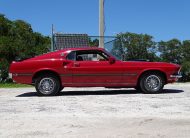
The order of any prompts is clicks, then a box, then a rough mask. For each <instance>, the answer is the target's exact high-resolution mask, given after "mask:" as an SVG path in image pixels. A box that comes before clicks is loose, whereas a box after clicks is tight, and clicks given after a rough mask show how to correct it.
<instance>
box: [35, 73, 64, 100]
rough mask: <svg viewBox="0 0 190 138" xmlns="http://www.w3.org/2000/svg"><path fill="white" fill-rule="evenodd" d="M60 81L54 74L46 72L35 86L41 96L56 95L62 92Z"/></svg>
mask: <svg viewBox="0 0 190 138" xmlns="http://www.w3.org/2000/svg"><path fill="white" fill-rule="evenodd" d="M60 87H61V85H60V81H59V79H58V78H57V77H56V76H54V75H49V74H45V75H42V76H39V77H38V78H37V79H36V81H35V88H36V91H37V94H38V95H39V96H55V95H57V94H58V93H59V92H60Z"/></svg>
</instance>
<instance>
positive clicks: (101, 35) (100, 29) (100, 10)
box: [99, 0, 104, 48]
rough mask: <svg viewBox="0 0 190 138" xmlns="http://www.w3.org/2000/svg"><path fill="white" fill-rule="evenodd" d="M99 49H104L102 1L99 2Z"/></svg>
mask: <svg viewBox="0 0 190 138" xmlns="http://www.w3.org/2000/svg"><path fill="white" fill-rule="evenodd" d="M99 36H100V40H99V47H101V48H104V0H99Z"/></svg>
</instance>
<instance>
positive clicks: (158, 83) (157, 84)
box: [140, 73, 165, 94]
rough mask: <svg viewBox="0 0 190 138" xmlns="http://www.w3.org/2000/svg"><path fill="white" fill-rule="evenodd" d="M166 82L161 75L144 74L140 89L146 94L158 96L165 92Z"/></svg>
mask: <svg viewBox="0 0 190 138" xmlns="http://www.w3.org/2000/svg"><path fill="white" fill-rule="evenodd" d="M164 84H165V80H164V78H163V76H162V75H161V74H159V73H147V74H144V75H143V76H142V78H141V80H140V88H141V90H142V91H143V92H144V93H149V94H156V93H160V92H161V91H162V90H163V87H164Z"/></svg>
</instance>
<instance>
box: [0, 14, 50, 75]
mask: <svg viewBox="0 0 190 138" xmlns="http://www.w3.org/2000/svg"><path fill="white" fill-rule="evenodd" d="M50 42H51V41H50V38H49V37H46V36H43V35H41V34H40V33H37V32H34V31H33V30H32V27H31V25H30V24H29V23H27V22H25V21H22V20H16V21H11V20H9V19H7V18H6V17H5V16H4V15H2V14H0V60H1V61H0V70H1V77H2V75H3V76H8V66H9V64H10V63H11V62H12V61H13V60H15V59H16V58H21V59H22V58H28V57H33V56H35V55H39V54H42V53H46V52H47V51H49V49H50ZM2 61H3V62H2ZM4 63H6V64H4ZM7 63H8V64H7ZM5 66H6V67H5Z"/></svg>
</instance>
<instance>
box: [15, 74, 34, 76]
mask: <svg viewBox="0 0 190 138" xmlns="http://www.w3.org/2000/svg"><path fill="white" fill-rule="evenodd" d="M13 75H14V76H32V74H30V73H15V74H13Z"/></svg>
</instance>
